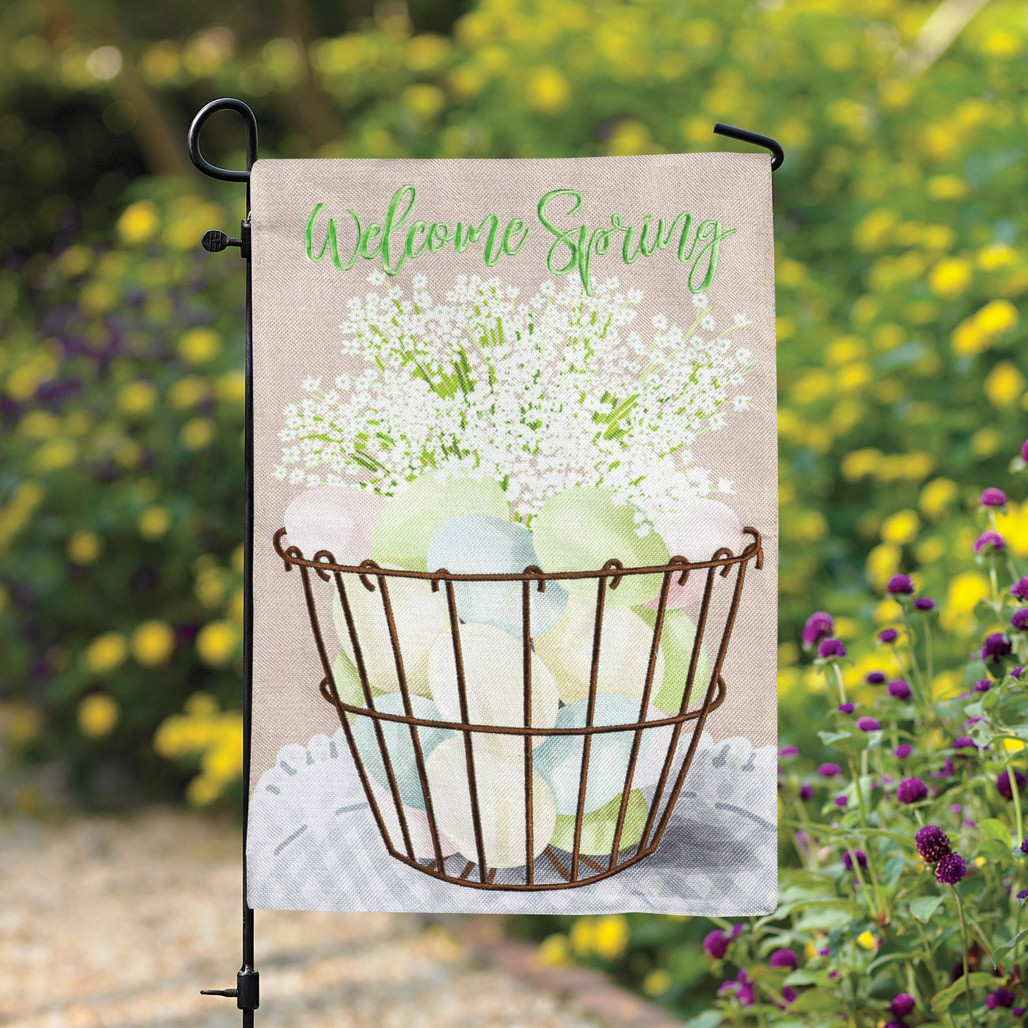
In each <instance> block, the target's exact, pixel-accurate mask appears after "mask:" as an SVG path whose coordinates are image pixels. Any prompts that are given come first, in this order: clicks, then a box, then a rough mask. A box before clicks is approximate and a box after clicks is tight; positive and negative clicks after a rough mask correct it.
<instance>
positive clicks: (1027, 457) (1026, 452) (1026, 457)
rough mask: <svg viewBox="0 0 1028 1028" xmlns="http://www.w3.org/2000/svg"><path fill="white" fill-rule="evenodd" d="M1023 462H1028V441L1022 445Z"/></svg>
mask: <svg viewBox="0 0 1028 1028" xmlns="http://www.w3.org/2000/svg"><path fill="white" fill-rule="evenodd" d="M1021 460H1023V461H1028V439H1025V441H1024V442H1023V443H1021Z"/></svg>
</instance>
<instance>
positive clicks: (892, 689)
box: [889, 678, 910, 700]
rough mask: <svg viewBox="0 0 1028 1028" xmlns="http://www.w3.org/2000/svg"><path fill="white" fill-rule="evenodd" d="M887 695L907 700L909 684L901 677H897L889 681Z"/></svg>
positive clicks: (908, 697)
mask: <svg viewBox="0 0 1028 1028" xmlns="http://www.w3.org/2000/svg"><path fill="white" fill-rule="evenodd" d="M889 695H890V696H895V697H896V699H898V700H909V699H910V686H909V685H908V684H907V683H906V682H905V681H903V679H902V678H897V679H896V680H895V681H892V682H890V683H889Z"/></svg>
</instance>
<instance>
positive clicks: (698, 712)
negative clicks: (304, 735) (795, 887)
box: [318, 675, 728, 738]
mask: <svg viewBox="0 0 1028 1028" xmlns="http://www.w3.org/2000/svg"><path fill="white" fill-rule="evenodd" d="M715 684H716V689H715V692H714V695H713V697H711V699H710V700H709V702H708V701H707V696H708V695H709V693H710V685H708V686H707V687H706V689H704V691H703V697H704V699H703V703H702V704H701V705H700V706H699V707H696V708H694V709H693V710H685V711H682V713H680V714H674V715H669V716H668V717H663V718H653V719H652V720H649V721H629V722H625V723H624V724H613V725H591V726H590V725H583V726H582V727H580V728H579V727H574V728H556V727H553V728H542V727H536V726H531V725H484V724H476V723H474V722H470V721H469V722H465V721H442V720H439V719H433V718H423V717H415V716H413V715H410V716H408V715H405V714H387V713H385V712H384V711H380V710H376V709H375V708H374V707H358V706H354V705H353V704H351V703H344V702H343V701H342V700H341V699H339V696H338V692H337V691H336V690H335V689H334V683H333V682H331V681H330V679H328V678H323V679H322V680H321V683H320V684H319V686H318V691H319V692H320V693H321V696H322V698H323V699H325V700H326V701H327V702H329V703H331V704H332V705H333V706H334V707H336V708H337V709H338V710H340V711H344V712H345V713H347V714H355V715H357V716H358V717H367V718H371V719H372V720H374V721H376V722H377V721H391V722H393V723H394V724H401V725H411V726H413V727H415V728H445V729H447V730H449V731H452V732H475V733H479V734H482V735H508V736H513V737H515V738H517V737H529V738H537V737H538V738H549V737H550V736H568V735H570V736H575V735H580V736H588V737H592V736H593V735H606V734H609V733H611V732H641V731H643V730H644V729H647V728H665V727H674V726H675V725H683V724H685V723H686V722H687V721H695V720H697V719H698V718H700V717H703V716H704V715H705V714H711V713H713V712H714V711H715V710H717V708H718V707H720V706H721V704H722V703H724V701H725V697H726V695H727V692H728V686H727V684H726V682H725V679H724V676H723V675H718V676H717V682H716V683H715ZM397 691H398V692H400V693H401V694H402V692H403V690H397ZM333 693H335V695H333Z"/></svg>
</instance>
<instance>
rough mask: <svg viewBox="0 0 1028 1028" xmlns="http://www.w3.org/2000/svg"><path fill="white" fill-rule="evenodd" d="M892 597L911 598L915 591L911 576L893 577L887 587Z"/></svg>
mask: <svg viewBox="0 0 1028 1028" xmlns="http://www.w3.org/2000/svg"><path fill="white" fill-rule="evenodd" d="M886 589H888V591H889V595H890V596H909V595H910V594H911V593H912V592H913V591H914V582H913V580H912V579H911V577H910V575H893V576H892V578H890V579H889V584H888V585H887V586H886Z"/></svg>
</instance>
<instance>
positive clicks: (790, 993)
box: [782, 985, 799, 1006]
mask: <svg viewBox="0 0 1028 1028" xmlns="http://www.w3.org/2000/svg"><path fill="white" fill-rule="evenodd" d="M798 995H799V993H798V992H797V991H796V990H795V989H794V988H793V987H792V986H791V985H786V986H784V987H783V989H782V999H784V1000H785V1005H786V1006H788V1005H789V1004H790V1003H795V1001H796V997H797V996H798Z"/></svg>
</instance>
